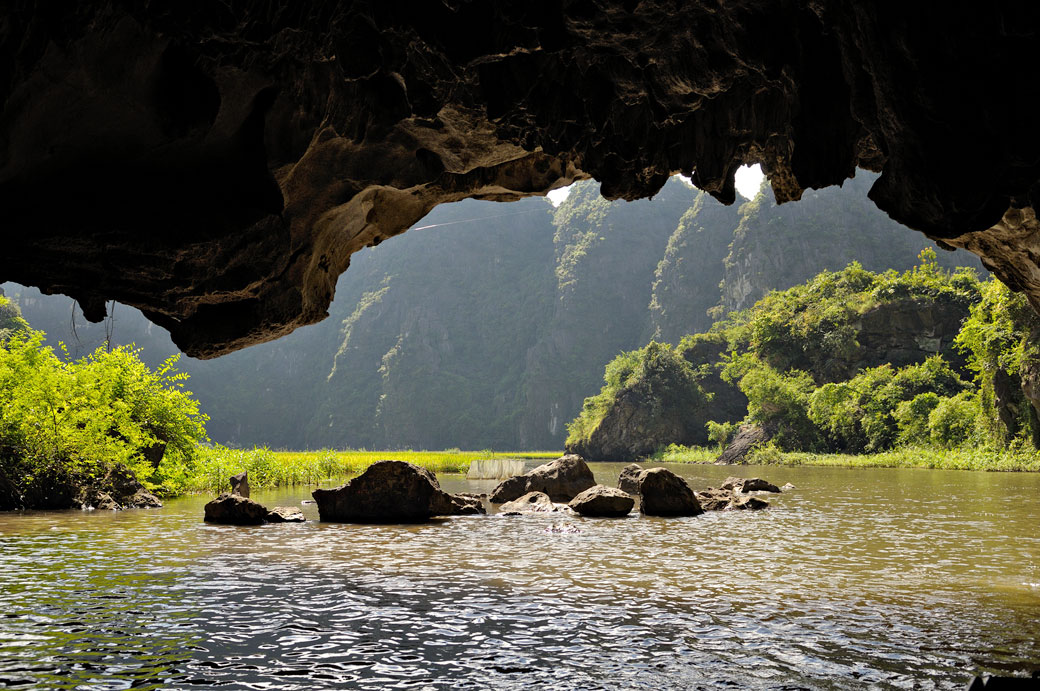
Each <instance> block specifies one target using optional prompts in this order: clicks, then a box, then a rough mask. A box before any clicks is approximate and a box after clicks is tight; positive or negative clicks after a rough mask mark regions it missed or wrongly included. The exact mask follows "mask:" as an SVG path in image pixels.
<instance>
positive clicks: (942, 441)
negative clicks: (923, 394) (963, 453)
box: [928, 392, 981, 449]
mask: <svg viewBox="0 0 1040 691" xmlns="http://www.w3.org/2000/svg"><path fill="white" fill-rule="evenodd" d="M980 412H981V411H980V409H979V402H978V397H977V396H976V395H975V394H974V393H973V392H964V393H961V394H957V395H956V396H954V397H953V398H944V399H942V400H941V401H939V403H938V405H936V406H935V409H934V410H933V411H932V412H931V413H929V414H928V429H929V432H930V435H931V440H932V443H933V444H935V445H937V446H941V447H943V448H946V449H953V448H956V447H958V446H961V445H963V444H965V443H967V442H969V441H971V440H972V439H973V438H974V435H975V427H976V420H977V419H978V417H979V414H980Z"/></svg>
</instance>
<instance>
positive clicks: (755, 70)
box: [0, 0, 1040, 357]
mask: <svg viewBox="0 0 1040 691" xmlns="http://www.w3.org/2000/svg"><path fill="white" fill-rule="evenodd" d="M6 19H7V21H5V22H3V23H2V24H0V53H2V54H3V55H4V59H3V60H2V61H0V84H2V85H3V86H2V92H0V123H2V124H0V127H2V130H0V205H2V207H3V209H4V214H5V219H4V229H3V235H4V242H5V245H4V252H3V254H2V255H0V277H2V278H3V279H4V280H13V281H17V282H19V283H23V284H26V285H35V286H39V287H40V288H41V289H43V290H44V291H45V292H61V293H65V294H68V295H71V296H73V297H75V298H76V299H78V300H79V302H80V304H81V305H82V307H83V311H84V314H85V315H86V316H87V317H88V318H90V319H93V320H99V319H101V318H102V317H103V316H104V314H105V302H106V300H109V299H115V300H119V301H121V302H123V303H125V304H129V305H132V306H135V307H138V308H140V309H141V310H142V311H143V312H144V313H145V315H146V316H147V317H148V318H149V319H151V320H153V321H154V322H155V323H157V324H159V325H161V326H163V327H164V328H167V329H168V330H169V331H170V332H171V334H172V336H173V338H174V340H175V342H176V343H177V344H178V345H179V346H180V347H181V348H182V349H183V350H184V351H185V352H187V353H188V354H190V355H193V356H201V357H213V356H216V355H219V354H222V353H226V352H229V351H232V350H235V349H237V348H241V347H244V346H246V345H249V344H252V343H257V342H260V341H264V340H270V339H272V338H276V337H278V336H280V335H284V334H286V333H288V332H290V331H292V330H293V329H295V328H297V327H299V326H302V325H305V324H308V323H313V322H315V321H318V320H320V319H323V318H324V317H325V316H326V308H327V306H328V304H329V302H330V300H331V299H332V294H333V291H334V287H335V283H336V278H337V276H338V275H339V274H340V273H341V272H342V271H344V270H346V268H347V266H348V265H349V263H350V256H351V254H353V253H354V252H356V251H358V250H360V249H361V248H363V247H365V246H369V245H375V244H378V243H379V242H382V241H383V240H384V239H386V238H388V237H390V236H393V235H396V234H398V233H400V232H402V231H404V230H405V229H407V228H408V227H410V226H411V225H413V224H414V223H415V221H417V220H418V219H420V218H421V217H422V216H423V215H425V214H426V213H427V212H428V211H429V210H430V209H431V208H433V207H434V206H435V205H437V204H440V203H444V202H450V201H455V200H459V199H463V198H466V197H474V198H480V199H489V200H497V201H510V200H516V199H519V198H521V197H524V196H529V195H539V194H545V193H546V192H547V191H548V190H550V189H553V188H555V187H559V186H562V185H566V184H568V183H570V182H572V181H574V180H578V179H583V178H587V177H595V178H596V179H598V180H600V181H601V182H602V191H603V194H604V195H605V196H607V197H609V198H625V199H635V198H639V197H646V196H650V195H653V194H654V193H655V192H657V191H658V190H659V189H660V188H661V186H662V185H663V184H664V182H665V180H666V179H667V177H668V176H669V175H670V174H671V173H674V172H679V171H681V172H685V173H687V174H690V175H692V177H693V181H694V183H695V184H696V185H698V186H699V187H701V188H702V189H704V190H707V191H708V192H710V193H711V194H712V195H714V196H715V197H717V198H718V199H720V200H722V201H724V202H727V203H731V202H733V200H734V198H735V193H734V185H733V173H734V171H735V170H736V169H737V167H738V166H740V165H741V164H743V163H747V162H756V161H757V162H761V163H762V165H763V168H764V169H765V171H766V173H767V175H768V176H769V179H770V181H771V184H772V187H773V191H774V194H775V196H776V198H777V200H778V201H780V202H785V201H789V200H796V199H798V198H799V197H800V196H801V194H802V191H803V190H806V189H809V188H820V187H824V186H828V185H834V184H840V183H841V182H842V181H843V180H845V179H847V178H849V177H851V176H852V175H853V174H854V173H855V170H856V168H857V167H862V168H866V169H869V170H872V171H875V172H880V173H881V175H880V177H879V178H878V180H877V181H876V182H875V183H874V185H873V186H872V188H871V191H870V198H871V199H872V200H873V201H874V202H875V203H876V204H877V205H878V206H879V207H880V208H881V209H883V210H884V211H886V212H887V213H888V214H890V215H891V216H892V217H893V218H895V219H896V220H898V221H901V222H903V223H905V224H907V225H908V226H910V227H912V228H916V229H918V230H921V231H924V232H925V233H927V234H928V235H929V236H930V237H933V238H938V239H941V240H943V241H944V242H945V243H947V244H948V245H950V246H957V247H965V248H967V249H969V250H970V251H972V252H975V253H976V254H978V255H979V256H981V257H983V261H984V262H985V263H986V265H987V266H989V267H991V268H992V269H993V270H994V271H995V272H996V273H997V274H998V275H999V276H1000V277H1001V278H1002V279H1004V280H1005V282H1007V283H1008V284H1009V285H1011V286H1013V287H1015V288H1016V289H1019V290H1023V291H1025V292H1026V293H1027V294H1028V295H1029V296H1030V299H1031V300H1032V301H1033V304H1034V306H1037V305H1040V266H1038V263H1040V260H1038V259H1037V257H1040V251H1038V248H1040V224H1038V223H1037V219H1036V217H1035V214H1034V213H1033V208H1032V207H1034V206H1035V205H1036V204H1037V203H1040V198H1038V196H1037V192H1036V190H1037V189H1040V187H1038V186H1037V183H1038V181H1040V136H1038V133H1040V128H1038V127H1037V125H1036V123H1035V122H1034V119H1033V118H1029V117H1023V116H1022V114H1021V111H1022V109H1020V108H1009V107H1007V95H1008V94H1015V93H1018V92H1019V91H1020V90H1021V86H1022V84H1028V83H1030V82H1031V79H1032V76H1033V75H1032V63H1031V62H1030V61H1029V60H1027V59H1023V57H1022V56H1023V55H1031V54H1033V53H1034V52H1035V49H1036V37H1035V34H1034V32H1033V31H1032V30H1031V27H1035V26H1037V25H1040V7H1037V6H1036V5H1035V3H1018V4H1015V5H1013V6H1012V5H1005V4H994V3H974V4H971V5H968V6H964V7H960V6H958V8H957V9H956V11H952V10H949V9H947V8H946V7H939V8H936V7H933V6H931V5H928V4H924V3H892V4H880V5H879V4H857V3H847V2H841V1H840V0H820V1H818V2H813V3H803V4H797V3H781V2H760V3H727V4H724V5H722V6H720V5H718V4H717V3H702V2H689V3H681V4H679V5H676V4H675V3H670V2H663V1H661V0H647V1H645V2H640V3H636V4H632V3H628V2H620V1H619V0H605V1H604V2H600V3H597V4H596V5H595V6H594V7H593V6H592V5H589V4H586V3H570V4H566V5H565V6H560V7H556V8H555V9H554V10H552V11H544V12H542V11H538V12H534V11H530V8H529V5H528V3H524V2H519V1H518V0H507V1H505V2H496V3H480V2H462V3H437V2H434V3H405V4H400V3H386V2H375V1H374V0H360V1H359V2H354V3H347V4H327V5H322V6H321V7H320V8H311V7H309V6H304V5H299V6H294V7H292V8H289V9H286V10H285V11H278V12H273V11H270V9H269V8H268V7H267V5H264V4H260V3H248V2H247V3H244V4H242V5H241V7H236V11H235V12H229V11H227V9H226V8H225V7H224V5H222V4H220V3H215V4H209V5H205V4H204V5H199V4H196V3H169V4H167V5H164V6H163V8H162V11H161V12H160V11H151V12H142V11H140V8H138V7H137V6H136V5H135V4H134V3H129V2H125V1H122V0H119V1H116V2H104V3H102V2H84V3H77V4H76V5H75V8H74V9H73V10H69V9H68V8H67V7H66V6H64V5H60V4H47V3H32V4H29V5H27V6H26V7H22V8H20V10H19V11H17V12H9V13H7V16H6ZM464 26H476V27H480V30H479V31H478V32H476V33H474V32H470V31H461V30H460V29H459V27H464ZM893 46H895V47H898V49H894V48H893ZM951 79H953V80H955V82H951Z"/></svg>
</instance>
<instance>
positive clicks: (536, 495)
mask: <svg viewBox="0 0 1040 691" xmlns="http://www.w3.org/2000/svg"><path fill="white" fill-rule="evenodd" d="M498 510H499V512H500V513H504V514H506V515H511V514H521V513H554V512H556V511H559V509H558V508H557V507H555V506H553V503H552V499H550V498H549V495H548V494H546V493H544V492H528V493H527V494H525V495H524V496H522V497H519V498H518V499H514V500H513V501H507V502H506V503H505V504H502V506H500V507H498Z"/></svg>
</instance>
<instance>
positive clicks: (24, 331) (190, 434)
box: [0, 304, 207, 493]
mask: <svg viewBox="0 0 1040 691" xmlns="http://www.w3.org/2000/svg"><path fill="white" fill-rule="evenodd" d="M2 307H3V305H2V304H0V308H2ZM59 348H61V349H63V348H64V346H59ZM61 353H62V355H64V354H65V353H64V350H62V351H61ZM176 360H177V358H176V356H174V357H171V358H170V359H169V360H167V361H166V362H164V363H162V365H160V366H159V367H158V368H157V369H156V370H154V371H153V370H151V369H149V368H148V367H147V366H145V365H144V363H142V362H141V360H140V357H139V355H138V351H136V350H135V349H133V348H132V347H129V346H123V347H119V348H114V349H112V350H110V351H109V350H106V349H104V348H99V349H98V350H96V351H94V352H93V353H90V354H89V355H87V356H86V357H83V358H80V359H78V360H74V361H72V360H69V359H68V358H66V357H59V354H58V353H55V351H54V350H53V349H52V348H50V347H48V346H45V345H44V334H43V332H41V331H36V330H33V329H31V328H29V327H28V325H24V324H23V325H20V327H19V328H18V329H17V330H15V331H13V332H10V333H9V334H8V336H7V337H6V338H4V339H3V341H2V343H0V474H2V475H3V476H5V477H6V478H7V480H8V481H9V482H12V483H14V484H15V486H16V487H17V486H19V485H22V486H27V485H29V484H31V483H33V482H34V481H35V480H36V479H37V478H39V477H43V476H47V477H51V478H57V477H74V478H77V480H76V481H79V482H84V481H89V478H91V477H97V476H100V475H102V474H104V473H105V472H106V471H107V470H108V469H109V468H111V467H113V466H115V465H117V464H121V465H123V466H126V467H127V468H129V469H130V470H131V471H132V472H134V473H135V474H136V475H137V476H138V478H139V479H140V480H142V481H143V482H144V484H145V485H146V486H148V487H150V488H152V489H156V490H158V491H159V492H161V493H162V492H165V493H171V492H176V491H178V490H179V489H180V488H181V484H182V483H183V481H184V479H185V478H186V477H187V476H188V475H189V474H190V472H191V464H192V463H193V460H194V457H195V453H196V448H197V446H198V444H199V442H201V441H204V440H205V439H206V433H205V422H206V420H207V417H206V416H205V415H204V414H202V413H201V412H200V411H199V405H198V402H197V401H195V400H194V399H193V398H192V397H191V392H188V391H185V390H184V380H185V379H186V378H187V375H186V374H184V373H181V372H178V371H177V369H176ZM160 457H161V462H160Z"/></svg>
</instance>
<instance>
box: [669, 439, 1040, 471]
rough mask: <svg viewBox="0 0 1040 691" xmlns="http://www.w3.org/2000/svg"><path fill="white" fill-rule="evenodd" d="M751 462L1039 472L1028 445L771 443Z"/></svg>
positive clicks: (680, 453) (695, 457)
mask: <svg viewBox="0 0 1040 691" xmlns="http://www.w3.org/2000/svg"><path fill="white" fill-rule="evenodd" d="M717 457H718V452H717V451H716V450H714V449H704V448H700V447H683V446H674V445H673V446H671V447H669V448H668V449H667V450H666V451H664V452H663V453H661V454H658V455H656V456H655V457H654V460H658V461H662V462H665V463H713V462H714V461H715V459H716V458H717ZM748 463H749V464H752V465H788V466H790V465H813V466H830V467H841V468H933V469H937V470H987V471H999V472H1040V454H1038V453H1037V452H1036V451H1033V450H1029V449H1025V450H1023V449H1007V450H1000V451H994V450H990V449H938V448H934V447H911V448H901V449H893V450H891V451H884V452H881V453H873V454H856V455H853V454H839V453H807V452H784V451H780V450H778V449H776V448H775V447H772V446H766V447H764V448H761V449H758V450H756V451H753V452H752V453H751V454H750V456H749V458H748Z"/></svg>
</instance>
